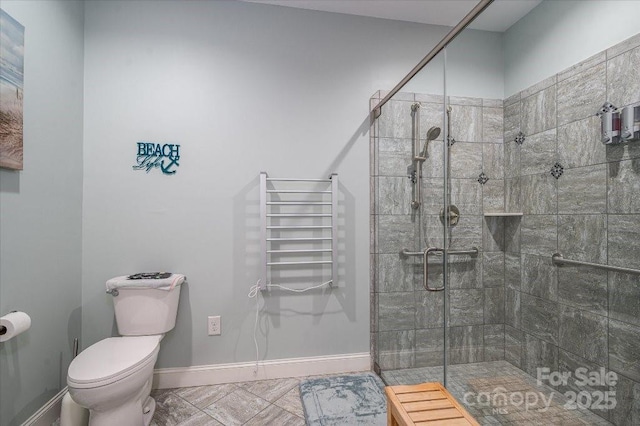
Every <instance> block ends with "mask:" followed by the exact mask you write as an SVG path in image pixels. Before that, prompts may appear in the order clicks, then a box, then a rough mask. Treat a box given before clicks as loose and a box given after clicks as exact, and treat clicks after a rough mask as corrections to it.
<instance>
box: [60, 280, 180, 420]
mask: <svg viewBox="0 0 640 426" xmlns="http://www.w3.org/2000/svg"><path fill="white" fill-rule="evenodd" d="M140 275H143V277H142V278H135V279H131V277H138V276H140ZM165 275H169V276H168V277H165ZM165 275H162V276H160V277H162V278H158V277H156V278H153V277H152V278H149V276H145V274H136V275H135V276H134V275H131V276H124V277H116V278H113V279H111V280H109V281H107V293H110V294H111V296H113V303H114V310H115V317H116V323H117V325H118V332H119V333H120V335H121V336H122V337H109V338H106V339H103V340H101V341H99V342H97V343H95V344H93V345H91V346H90V347H88V348H87V349H85V350H84V351H82V352H81V353H80V354H79V355H78V356H77V357H76V358H74V359H73V361H72V362H71V364H70V365H69V370H68V373H67V385H68V388H69V394H70V395H71V397H72V399H73V401H75V402H76V403H77V404H79V405H81V406H82V407H85V408H87V409H89V413H90V414H89V425H90V426H107V425H108V426H113V425H118V426H148V425H149V423H150V422H151V418H152V417H153V413H154V411H155V405H156V403H155V401H154V400H153V398H151V396H150V393H151V385H152V381H153V367H154V365H155V363H156V360H157V358H158V351H159V350H160V341H161V340H162V338H163V337H164V334H165V333H167V332H168V331H170V330H172V329H173V327H174V326H175V323H176V315H177V312H178V301H179V298H180V288H181V286H182V284H183V282H184V281H185V277H184V275H179V274H165Z"/></svg>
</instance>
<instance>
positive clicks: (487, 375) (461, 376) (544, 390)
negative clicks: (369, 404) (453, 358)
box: [382, 361, 611, 426]
mask: <svg viewBox="0 0 640 426" xmlns="http://www.w3.org/2000/svg"><path fill="white" fill-rule="evenodd" d="M447 375H448V381H447V389H448V390H449V392H451V394H452V395H453V396H454V397H456V399H457V400H458V401H459V402H461V403H462V404H463V405H465V408H466V409H467V410H468V411H469V413H470V414H471V415H472V416H474V417H475V418H476V419H477V420H478V422H479V423H480V424H482V425H537V426H540V425H562V426H568V425H569V426H573V425H576V426H583V425H598V426H600V425H603V426H604V425H611V423H609V422H608V421H606V420H604V419H602V418H601V417H599V416H597V415H595V414H594V413H592V412H590V411H588V410H586V409H582V410H580V409H577V410H567V409H565V408H564V405H565V404H566V403H567V399H566V398H565V397H564V395H562V394H561V393H559V392H557V391H554V389H552V388H550V387H548V386H546V385H538V384H537V383H536V379H535V378H534V377H531V376H529V375H528V374H527V373H525V372H524V371H522V370H520V369H519V368H516V367H515V366H513V365H512V364H510V363H508V362H506V361H493V362H481V363H476V364H461V365H451V366H449V367H448V372H447ZM382 378H383V380H384V381H385V383H386V384H388V385H410V384H417V383H422V382H425V381H427V382H433V381H438V382H442V367H424V368H410V369H402V370H390V371H385V372H383V373H382ZM481 393H483V394H484V395H490V397H489V400H488V402H487V403H485V400H484V399H483V397H479V396H480V394H481ZM465 394H467V398H468V399H467V401H469V402H470V403H472V404H473V406H471V405H469V404H466V403H465V399H464V397H465ZM498 394H502V395H507V396H508V397H510V396H511V395H514V396H519V395H523V396H524V397H527V396H528V395H530V396H531V400H530V402H531V404H530V405H529V407H528V409H527V408H526V407H525V405H524V404H517V403H518V401H519V399H518V398H515V399H514V401H515V403H516V404H511V403H509V402H507V401H508V400H507V401H505V402H507V404H506V405H501V403H502V401H503V399H501V398H494V396H495V395H498ZM534 395H535V396H534ZM543 396H544V398H543ZM536 399H537V403H535V404H534V403H533V402H534V401H535V400H536ZM544 401H550V403H549V404H548V407H547V403H545V402H544ZM492 403H494V404H495V405H492Z"/></svg>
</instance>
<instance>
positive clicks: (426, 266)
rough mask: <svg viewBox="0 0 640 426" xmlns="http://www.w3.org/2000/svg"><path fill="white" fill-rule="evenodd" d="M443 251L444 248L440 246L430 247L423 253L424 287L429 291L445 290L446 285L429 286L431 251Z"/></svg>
mask: <svg viewBox="0 0 640 426" xmlns="http://www.w3.org/2000/svg"><path fill="white" fill-rule="evenodd" d="M438 251H441V252H443V251H444V249H441V248H438V247H429V248H426V249H424V253H423V254H422V270H423V274H424V288H425V289H427V290H429V291H442V290H444V285H443V286H442V287H429V253H434V252H438Z"/></svg>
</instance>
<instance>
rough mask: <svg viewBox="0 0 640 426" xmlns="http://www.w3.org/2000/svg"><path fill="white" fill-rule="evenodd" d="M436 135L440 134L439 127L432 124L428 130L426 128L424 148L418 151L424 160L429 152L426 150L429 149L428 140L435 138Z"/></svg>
mask: <svg viewBox="0 0 640 426" xmlns="http://www.w3.org/2000/svg"><path fill="white" fill-rule="evenodd" d="M438 136H440V127H436V126H433V127H432V128H430V129H429V130H427V140H426V141H425V143H424V148H423V149H422V152H421V153H420V158H421V159H422V160H426V159H427V157H428V155H429V153H428V152H427V150H428V149H429V142H431V141H432V140H434V139H436V138H437V137H438Z"/></svg>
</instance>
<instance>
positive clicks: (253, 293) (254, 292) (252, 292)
mask: <svg viewBox="0 0 640 426" xmlns="http://www.w3.org/2000/svg"><path fill="white" fill-rule="evenodd" d="M332 282H333V280H329V281H326V282H324V283H322V284H318V285H314V286H311V287H307V288H289V287H285V286H283V285H278V284H267V288H272V287H275V288H279V289H282V290H286V291H292V292H294V293H304V292H305V291H309V290H313V289H316V288H321V287H324V286H326V285H329V284H331V283H332ZM259 293H260V280H258V281H257V282H256V284H255V285H253V286H251V288H250V289H249V294H248V296H249V298H250V299H251V298H254V297H255V298H256V320H255V322H254V323H253V344H254V345H255V346H256V366H255V368H254V369H253V374H254V375H256V374H258V361H259V360H260V350H259V349H258V339H257V338H256V333H257V332H258V316H259V315H260V302H259V301H258V294H259Z"/></svg>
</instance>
